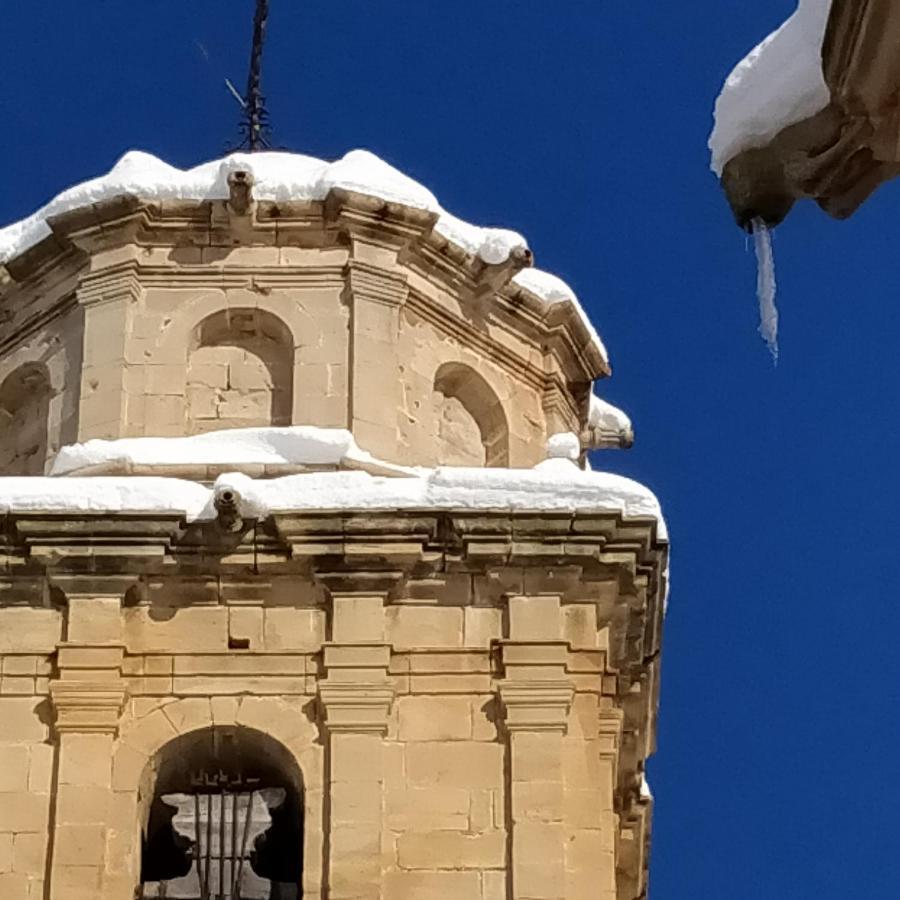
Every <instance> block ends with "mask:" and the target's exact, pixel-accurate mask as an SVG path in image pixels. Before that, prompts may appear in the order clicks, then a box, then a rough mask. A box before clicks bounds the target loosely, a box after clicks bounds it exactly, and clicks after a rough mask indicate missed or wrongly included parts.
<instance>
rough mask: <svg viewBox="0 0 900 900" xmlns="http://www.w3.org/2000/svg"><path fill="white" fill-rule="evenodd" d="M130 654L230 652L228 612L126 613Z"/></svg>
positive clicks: (135, 610) (201, 609)
mask: <svg viewBox="0 0 900 900" xmlns="http://www.w3.org/2000/svg"><path fill="white" fill-rule="evenodd" d="M123 617H124V623H125V628H124V631H125V643H126V645H127V647H128V652H129V653H208V652H215V651H219V652H222V653H224V652H226V651H227V650H228V609H227V608H226V607H224V606H218V607H193V608H179V607H170V608H167V609H165V611H164V614H163V613H161V611H160V610H158V609H155V608H153V607H145V606H136V607H131V608H128V609H125V610H124V611H123Z"/></svg>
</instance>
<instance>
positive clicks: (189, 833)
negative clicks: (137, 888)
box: [141, 725, 304, 900]
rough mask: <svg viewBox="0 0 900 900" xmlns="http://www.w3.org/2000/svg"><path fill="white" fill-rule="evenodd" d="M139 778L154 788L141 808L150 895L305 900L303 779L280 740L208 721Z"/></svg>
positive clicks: (167, 748) (145, 884)
mask: <svg viewBox="0 0 900 900" xmlns="http://www.w3.org/2000/svg"><path fill="white" fill-rule="evenodd" d="M142 781H144V782H145V788H144V789H145V790H150V784H149V782H152V793H151V794H149V799H150V802H149V804H146V805H144V806H143V808H142V812H144V813H145V818H146V821H145V822H143V823H142V826H143V827H142V831H143V841H142V845H143V847H142V853H141V884H142V890H143V893H144V895H145V896H147V895H148V893H149V896H154V891H155V892H156V893H157V894H158V895H160V896H166V894H167V890H166V888H168V889H169V890H170V891H174V893H175V895H180V893H182V892H184V891H187V894H186V896H194V895H195V894H196V895H197V896H205V895H206V893H210V894H211V895H212V896H219V895H220V894H221V895H222V896H224V897H227V898H229V900H230V898H231V897H232V888H233V887H234V886H235V885H237V884H243V885H244V887H245V890H244V892H243V896H261V895H262V893H263V892H264V893H265V894H266V896H277V897H279V898H280V900H281V898H283V900H290V898H296V897H299V896H300V890H301V884H302V871H303V853H302V848H303V840H302V835H303V811H304V803H303V794H304V785H303V775H302V772H301V770H300V768H299V766H298V765H297V764H296V761H295V760H294V758H293V756H292V755H291V753H290V751H289V750H288V749H287V748H286V747H285V746H284V745H283V744H281V743H279V742H278V741H277V740H275V739H274V738H273V737H271V736H270V735H268V734H266V733H265V732H262V731H259V730H257V729H254V728H250V727H248V726H245V725H210V726H207V727H206V728H201V729H197V730H194V731H191V732H187V733H185V734H182V735H179V736H178V737H175V738H173V739H172V740H170V741H169V742H168V743H167V744H165V745H164V746H163V747H162V748H161V749H160V750H159V751H157V753H156V754H155V755H154V757H153V758H152V759H151V760H150V762H149V763H148V771H147V772H146V773H145V775H144V777H143V778H142ZM248 885H251V886H254V887H255V888H256V890H248V889H247V887H248ZM201 886H205V889H201ZM179 888H180V891H179ZM234 896H237V894H234Z"/></svg>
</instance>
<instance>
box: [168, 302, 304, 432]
mask: <svg viewBox="0 0 900 900" xmlns="http://www.w3.org/2000/svg"><path fill="white" fill-rule="evenodd" d="M293 376H294V339H293V335H292V334H291V332H290V329H289V328H288V327H287V325H286V324H285V323H284V322H283V321H282V320H281V319H280V318H279V317H278V316H276V315H274V314H273V313H271V312H268V311H266V310H263V309H259V308H258V307H226V308H225V309H220V310H219V311H217V312H215V313H212V314H210V315H208V316H206V317H205V318H204V319H202V320H201V321H200V322H199V323H198V324H197V325H196V326H195V327H194V329H193V331H192V333H191V335H190V341H189V344H188V356H187V373H186V389H185V402H186V406H187V423H188V431H189V433H191V434H196V433H199V432H205V431H213V430H216V429H218V428H239V427H253V426H268V425H290V424H291V420H292V415H293V380H294V378H293Z"/></svg>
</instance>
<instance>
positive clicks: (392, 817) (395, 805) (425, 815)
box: [385, 785, 470, 832]
mask: <svg viewBox="0 0 900 900" xmlns="http://www.w3.org/2000/svg"><path fill="white" fill-rule="evenodd" d="M469 802H470V801H469V791H467V790H466V789H465V788H449V787H442V786H440V785H433V786H431V787H427V788H414V787H408V788H401V789H399V790H388V791H387V792H386V793H385V817H386V823H387V826H388V828H390V829H392V830H394V831H413V832H422V831H439V830H441V831H466V830H467V829H468V828H469Z"/></svg>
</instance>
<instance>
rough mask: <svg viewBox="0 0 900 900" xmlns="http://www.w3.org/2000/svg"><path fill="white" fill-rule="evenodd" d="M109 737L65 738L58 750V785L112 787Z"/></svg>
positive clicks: (77, 736)
mask: <svg viewBox="0 0 900 900" xmlns="http://www.w3.org/2000/svg"><path fill="white" fill-rule="evenodd" d="M112 746H113V741H112V735H109V734H65V735H63V739H62V743H61V745H60V748H59V784H60V785H63V784H74V785H80V786H83V787H105V788H109V787H110V786H111V784H112Z"/></svg>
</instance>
